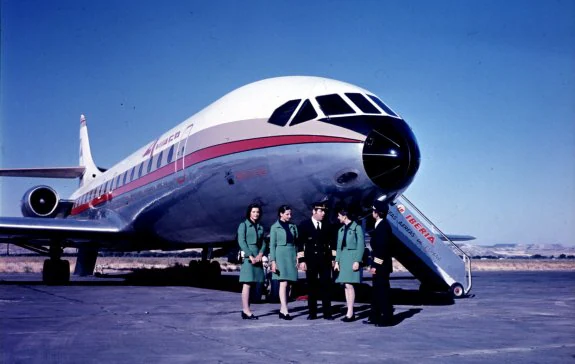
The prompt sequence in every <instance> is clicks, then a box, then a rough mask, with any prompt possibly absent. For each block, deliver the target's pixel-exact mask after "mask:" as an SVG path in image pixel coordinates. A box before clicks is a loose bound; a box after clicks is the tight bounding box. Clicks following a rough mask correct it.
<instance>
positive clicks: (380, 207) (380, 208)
mask: <svg viewBox="0 0 575 364" xmlns="http://www.w3.org/2000/svg"><path fill="white" fill-rule="evenodd" d="M373 209H374V210H375V211H377V212H384V211H387V210H388V209H389V206H388V205H387V203H385V202H384V201H379V200H375V201H373Z"/></svg>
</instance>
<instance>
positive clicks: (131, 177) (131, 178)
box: [130, 166, 136, 182]
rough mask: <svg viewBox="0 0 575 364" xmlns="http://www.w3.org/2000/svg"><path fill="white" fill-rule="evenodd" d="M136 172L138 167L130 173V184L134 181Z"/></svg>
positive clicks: (134, 167)
mask: <svg viewBox="0 0 575 364" xmlns="http://www.w3.org/2000/svg"><path fill="white" fill-rule="evenodd" d="M134 172H136V166H133V167H132V172H130V182H132V181H133V180H134Z"/></svg>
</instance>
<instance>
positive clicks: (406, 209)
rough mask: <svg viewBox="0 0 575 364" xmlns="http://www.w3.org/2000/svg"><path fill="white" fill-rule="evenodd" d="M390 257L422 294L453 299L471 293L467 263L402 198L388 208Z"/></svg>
mask: <svg viewBox="0 0 575 364" xmlns="http://www.w3.org/2000/svg"><path fill="white" fill-rule="evenodd" d="M387 221H388V222H389V224H390V225H391V230H392V232H393V255H394V258H395V259H396V260H397V261H399V262H400V263H401V264H402V265H403V266H404V267H405V268H406V269H407V270H408V271H409V272H410V273H411V274H413V276H414V277H415V278H417V279H418V280H419V281H420V282H421V286H420V290H422V291H426V290H428V291H449V292H450V293H451V294H452V296H453V297H454V298H460V297H464V296H466V295H467V294H468V293H469V291H470V290H471V259H470V258H469V256H468V255H467V254H465V253H464V252H463V250H461V249H460V248H459V247H458V246H457V245H455V244H454V243H453V242H452V241H451V240H450V239H449V238H448V237H447V236H446V235H445V234H444V233H443V232H441V230H439V228H437V226H435V225H434V224H433V223H432V222H431V221H430V220H429V219H428V218H427V217H426V216H425V215H424V214H423V213H422V212H421V211H419V210H418V209H417V207H415V205H414V204H413V203H411V202H410V201H409V200H408V199H407V198H406V197H405V196H400V197H399V198H398V199H396V200H395V202H394V203H393V204H392V205H390V208H389V213H388V215H387Z"/></svg>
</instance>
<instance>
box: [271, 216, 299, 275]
mask: <svg viewBox="0 0 575 364" xmlns="http://www.w3.org/2000/svg"><path fill="white" fill-rule="evenodd" d="M289 230H290V231H291V233H292V235H293V243H292V244H288V243H287V237H286V232H285V230H284V228H283V227H282V226H281V225H280V223H279V221H276V222H275V223H274V224H273V225H272V227H271V228H270V263H271V262H274V261H275V262H276V267H277V270H279V274H277V273H274V274H272V279H278V280H281V281H293V282H295V281H297V267H296V264H297V258H296V245H295V244H296V241H297V239H298V232H297V226H295V225H294V224H289Z"/></svg>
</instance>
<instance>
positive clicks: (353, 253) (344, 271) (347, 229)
mask: <svg viewBox="0 0 575 364" xmlns="http://www.w3.org/2000/svg"><path fill="white" fill-rule="evenodd" d="M350 216H351V215H350V213H349V211H348V209H347V208H345V207H344V208H340V209H339V211H338V213H337V219H338V220H339V222H340V223H342V224H343V226H342V227H341V228H340V229H339V231H338V234H337V250H336V256H335V267H334V269H335V270H336V271H339V275H338V277H337V279H336V280H335V281H336V283H343V284H344V285H345V301H346V303H347V314H346V315H345V317H344V318H342V319H341V321H343V322H352V321H355V314H354V312H353V304H354V302H355V288H354V285H355V284H359V283H360V282H361V272H360V271H359V270H360V263H361V260H362V258H363V251H364V249H365V241H364V237H363V229H362V228H361V225H358V224H357V223H356V222H355V221H352V220H351V217H350Z"/></svg>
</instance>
